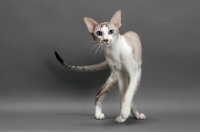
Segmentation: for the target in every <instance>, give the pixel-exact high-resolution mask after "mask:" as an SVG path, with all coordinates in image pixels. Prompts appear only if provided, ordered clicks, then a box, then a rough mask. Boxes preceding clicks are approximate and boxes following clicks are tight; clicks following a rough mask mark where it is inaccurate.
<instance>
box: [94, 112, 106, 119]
mask: <svg viewBox="0 0 200 132" xmlns="http://www.w3.org/2000/svg"><path fill="white" fill-rule="evenodd" d="M95 117H96V119H97V120H103V119H105V116H104V114H103V113H99V114H96V115H95Z"/></svg>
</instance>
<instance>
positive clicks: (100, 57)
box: [99, 44, 102, 59]
mask: <svg viewBox="0 0 200 132" xmlns="http://www.w3.org/2000/svg"><path fill="white" fill-rule="evenodd" d="M99 52H100V53H99V59H102V55H101V52H102V45H101V44H100V51H99Z"/></svg>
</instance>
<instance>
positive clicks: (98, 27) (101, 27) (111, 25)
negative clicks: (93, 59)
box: [84, 11, 121, 46]
mask: <svg viewBox="0 0 200 132" xmlns="http://www.w3.org/2000/svg"><path fill="white" fill-rule="evenodd" d="M84 21H85V24H86V25H87V28H88V30H89V32H91V33H92V36H93V38H94V40H95V41H97V42H98V43H101V44H103V45H106V46H110V45H111V44H112V43H113V42H114V41H115V40H116V39H117V38H118V36H119V28H120V26H121V11H117V12H116V13H115V14H114V16H113V17H112V19H111V21H110V22H104V23H100V24H98V23H97V22H96V21H94V20H93V19H91V18H87V17H85V18H84Z"/></svg>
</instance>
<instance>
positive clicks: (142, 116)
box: [131, 104, 146, 120]
mask: <svg viewBox="0 0 200 132" xmlns="http://www.w3.org/2000/svg"><path fill="white" fill-rule="evenodd" d="M131 112H132V114H133V116H134V117H135V118H136V119H138V120H144V119H146V116H145V115H144V114H143V113H139V112H138V111H137V109H136V107H135V106H134V105H133V104H131Z"/></svg>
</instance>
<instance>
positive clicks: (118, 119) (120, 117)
mask: <svg viewBox="0 0 200 132" xmlns="http://www.w3.org/2000/svg"><path fill="white" fill-rule="evenodd" d="M115 121H116V122H117V123H123V122H125V121H126V119H124V118H122V116H118V117H117V118H116V119H115Z"/></svg>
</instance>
